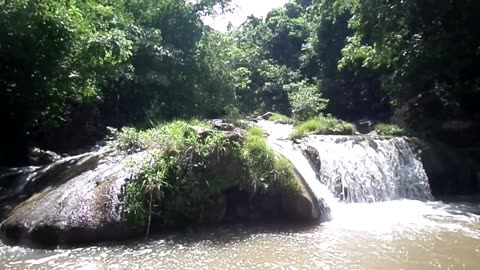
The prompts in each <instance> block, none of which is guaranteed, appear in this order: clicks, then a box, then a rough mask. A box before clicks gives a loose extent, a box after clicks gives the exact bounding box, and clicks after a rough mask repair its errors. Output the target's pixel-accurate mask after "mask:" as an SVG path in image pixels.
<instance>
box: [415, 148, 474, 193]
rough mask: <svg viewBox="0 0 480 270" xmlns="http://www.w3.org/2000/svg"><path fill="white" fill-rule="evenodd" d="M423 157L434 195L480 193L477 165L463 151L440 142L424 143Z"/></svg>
mask: <svg viewBox="0 0 480 270" xmlns="http://www.w3.org/2000/svg"><path fill="white" fill-rule="evenodd" d="M421 158H422V163H423V167H424V169H425V172H426V173H427V176H428V180H429V183H430V188H431V190H432V193H433V195H435V196H443V195H467V194H477V193H480V182H479V181H478V179H477V166H476V165H475V163H474V162H473V161H472V160H470V159H469V158H467V157H466V156H465V155H463V154H462V153H461V152H459V151H457V150H455V149H453V148H450V147H447V146H445V145H443V144H440V143H432V142H431V143H423V144H422V149H421Z"/></svg>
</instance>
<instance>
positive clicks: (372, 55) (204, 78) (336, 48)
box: [0, 0, 480, 149]
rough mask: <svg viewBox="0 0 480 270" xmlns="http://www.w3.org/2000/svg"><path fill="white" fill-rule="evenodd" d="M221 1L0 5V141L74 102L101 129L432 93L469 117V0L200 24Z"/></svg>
mask: <svg viewBox="0 0 480 270" xmlns="http://www.w3.org/2000/svg"><path fill="white" fill-rule="evenodd" d="M229 2H230V1H229V0H201V1H200V0H199V1H187V0H163V1H154V0H121V1H112V0H69V1H60V0H50V1H36V0H15V1H8V0H3V1H0V7H1V10H0V40H1V42H0V118H1V120H2V124H3V126H4V130H8V131H9V132H8V136H9V139H7V141H8V143H6V144H7V145H6V146H5V147H7V148H9V149H10V148H11V149H16V148H17V147H18V146H20V145H28V144H29V142H31V141H32V140H35V134H38V133H39V131H40V130H41V131H45V130H47V132H46V134H48V132H49V131H50V130H52V129H54V128H58V127H65V126H68V125H69V124H71V123H72V122H73V118H74V117H73V115H75V113H76V112H79V111H80V112H81V111H82V108H88V109H87V110H89V111H92V110H95V111H98V112H99V114H100V118H101V119H102V122H103V123H104V124H105V125H112V126H123V125H141V124H145V123H148V122H152V121H153V122H155V121H163V120H169V119H174V118H191V117H204V118H212V117H220V116H224V115H226V114H228V113H229V111H231V110H238V111H239V112H241V113H242V114H244V115H254V114H258V113H264V112H266V111H274V112H278V113H282V114H285V115H288V116H293V117H294V118H297V119H302V120H305V119H308V118H312V117H316V116H318V115H320V114H322V113H323V114H332V115H333V116H336V117H339V118H343V119H347V120H356V119H358V118H361V117H373V118H379V119H387V118H388V117H389V116H390V115H391V113H392V110H393V109H394V108H397V107H399V106H401V105H402V104H404V103H405V102H407V101H408V100H409V99H411V98H413V97H415V96H417V95H418V94H421V93H426V92H434V93H437V94H438V95H439V96H441V97H442V100H444V101H445V102H449V103H452V104H455V106H457V107H458V108H461V109H463V110H466V111H468V112H471V113H478V106H476V103H477V101H478V100H477V97H478V96H479V91H480V90H479V84H480V75H479V74H478V70H479V65H480V61H479V60H480V32H479V31H477V29H476V26H477V18H476V16H477V14H479V11H480V3H479V2H478V1H475V0H459V1H451V0H436V1H433V0H428V1H414V0H404V1H388V0H362V1H360V0H348V1H346V0H291V1H290V2H288V3H287V4H286V5H284V6H283V7H281V8H278V9H275V10H272V11H271V12H270V13H269V14H268V15H267V16H266V18H256V17H253V16H250V17H249V18H248V19H247V20H246V21H245V22H244V23H243V24H242V25H241V26H240V27H238V28H232V29H230V30H229V31H228V32H226V33H222V32H218V31H216V30H214V29H211V28H210V27H208V26H206V25H204V23H203V22H202V19H201V17H202V16H204V15H206V14H210V15H212V14H215V13H216V12H218V11H219V10H220V11H221V10H227V9H228V7H229ZM80 118H81V117H80ZM83 121H84V122H85V121H87V120H83ZM42 134H45V132H43V133H42ZM12 142H14V143H12Z"/></svg>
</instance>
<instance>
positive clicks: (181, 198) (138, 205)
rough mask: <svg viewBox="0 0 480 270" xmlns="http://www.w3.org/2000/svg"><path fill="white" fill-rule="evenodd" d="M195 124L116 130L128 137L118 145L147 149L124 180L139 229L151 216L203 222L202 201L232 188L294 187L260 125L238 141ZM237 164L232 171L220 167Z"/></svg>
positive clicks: (171, 222) (131, 216) (177, 222)
mask: <svg viewBox="0 0 480 270" xmlns="http://www.w3.org/2000/svg"><path fill="white" fill-rule="evenodd" d="M195 123H197V124H198V122H193V123H192V122H191V123H188V122H185V121H175V122H172V123H168V124H164V125H161V126H159V127H156V128H154V129H151V130H147V131H141V132H137V133H138V134H137V136H134V135H132V133H133V132H134V130H132V129H124V130H122V131H121V132H120V133H119V134H118V138H119V139H121V138H127V140H126V141H127V144H123V143H122V142H120V145H119V147H120V149H123V150H125V149H126V150H127V151H129V149H127V148H128V146H131V147H133V148H134V149H137V148H141V149H148V151H147V152H146V154H147V155H148V156H147V158H145V159H143V160H142V161H141V162H140V163H138V164H136V173H135V174H134V175H133V178H132V179H131V180H130V181H129V184H128V185H127V208H128V218H129V220H130V221H132V222H133V223H134V224H136V225H137V226H138V227H139V229H144V228H145V227H146V226H147V224H148V223H149V219H150V217H154V218H155V219H156V220H157V221H158V220H159V221H160V224H162V225H163V226H166V227H171V226H175V225H182V224H195V223H202V222H203V221H202V216H203V214H204V207H205V204H206V203H208V201H209V200H210V199H214V198H216V197H218V196H220V195H221V194H222V193H223V192H224V191H226V190H227V189H229V188H232V187H237V188H242V189H247V190H253V191H254V192H256V191H262V192H268V191H269V190H270V189H271V188H281V189H284V190H298V183H297V182H296V179H295V177H294V174H293V170H292V167H291V165H290V164H289V163H288V162H286V161H285V160H282V159H281V158H279V157H277V156H276V155H275V153H274V152H273V151H272V150H271V149H270V148H269V147H268V146H267V144H266V141H265V139H264V138H263V132H262V131H261V130H259V129H257V128H253V129H250V130H249V131H248V133H247V135H246V138H245V143H244V144H243V145H240V144H238V143H234V142H231V141H229V140H227V139H225V137H224V135H223V133H222V132H220V131H215V130H212V129H209V128H208V125H205V124H202V126H198V125H193V124H195ZM124 132H125V133H127V134H122V133H124ZM205 134H206V136H205ZM235 163H238V164H239V165H238V166H239V167H235V168H234V169H235V173H233V174H232V171H228V172H227V173H221V172H220V171H222V170H224V167H225V166H231V165H232V164H235Z"/></svg>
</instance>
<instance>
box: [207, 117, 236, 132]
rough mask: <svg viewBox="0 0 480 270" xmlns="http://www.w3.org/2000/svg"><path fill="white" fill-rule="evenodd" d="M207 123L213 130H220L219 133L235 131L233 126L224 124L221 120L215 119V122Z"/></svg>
mask: <svg viewBox="0 0 480 270" xmlns="http://www.w3.org/2000/svg"><path fill="white" fill-rule="evenodd" d="M209 123H210V124H211V125H213V127H214V128H215V129H218V130H221V131H234V130H235V125H233V124H229V123H225V122H224V121H223V120H221V119H215V120H211V121H209Z"/></svg>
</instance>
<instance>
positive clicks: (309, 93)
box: [284, 81, 328, 121]
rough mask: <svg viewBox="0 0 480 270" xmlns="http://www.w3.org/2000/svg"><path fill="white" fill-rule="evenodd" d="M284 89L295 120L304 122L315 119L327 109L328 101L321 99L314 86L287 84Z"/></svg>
mask: <svg viewBox="0 0 480 270" xmlns="http://www.w3.org/2000/svg"><path fill="white" fill-rule="evenodd" d="M284 88H285V90H286V91H287V92H288V100H289V102H290V106H291V108H292V115H293V118H295V119H296V120H300V121H305V120H307V119H310V118H312V117H315V116H316V115H319V114H320V113H321V112H322V111H323V110H324V109H325V108H326V107H327V102H328V100H326V99H323V98H322V96H321V94H320V92H319V91H318V87H317V86H316V85H314V84H310V83H308V82H306V81H301V82H298V83H290V84H287V85H285V86H284Z"/></svg>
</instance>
